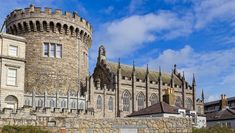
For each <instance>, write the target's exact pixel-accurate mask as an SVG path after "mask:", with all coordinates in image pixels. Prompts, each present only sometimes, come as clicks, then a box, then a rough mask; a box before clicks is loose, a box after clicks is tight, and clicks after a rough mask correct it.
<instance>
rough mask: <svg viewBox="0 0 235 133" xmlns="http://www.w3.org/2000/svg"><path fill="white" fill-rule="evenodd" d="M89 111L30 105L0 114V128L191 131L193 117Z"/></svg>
mask: <svg viewBox="0 0 235 133" xmlns="http://www.w3.org/2000/svg"><path fill="white" fill-rule="evenodd" d="M84 113H86V112H83V111H81V112H77V113H76V112H66V110H64V111H63V112H60V111H57V110H55V111H52V110H51V109H49V108H48V109H45V110H37V111H36V112H35V111H32V110H31V111H30V109H29V108H24V109H23V110H21V111H20V110H19V111H18V113H12V112H11V110H7V109H6V110H5V111H4V113H3V114H0V117H1V119H0V127H3V126H4V125H8V124H9V125H33V126H39V127H43V128H48V129H49V130H51V131H55V132H59V131H60V130H61V128H64V129H65V130H67V131H72V132H80V133H86V132H92V131H93V132H94V133H102V132H103V133H110V132H112V133H120V130H121V129H136V130H137V131H138V133H158V132H159V133H169V132H179V133H189V132H192V123H191V119H189V118H138V119H135V118H116V119H94V118H89V119H88V118H87V116H86V117H85V116H84Z"/></svg>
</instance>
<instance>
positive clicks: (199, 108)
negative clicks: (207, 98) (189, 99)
mask: <svg viewBox="0 0 235 133" xmlns="http://www.w3.org/2000/svg"><path fill="white" fill-rule="evenodd" d="M197 113H199V114H202V108H201V107H200V106H198V110H197Z"/></svg>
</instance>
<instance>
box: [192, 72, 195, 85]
mask: <svg viewBox="0 0 235 133" xmlns="http://www.w3.org/2000/svg"><path fill="white" fill-rule="evenodd" d="M195 86H196V79H195V76H194V74H193V81H192V87H195Z"/></svg>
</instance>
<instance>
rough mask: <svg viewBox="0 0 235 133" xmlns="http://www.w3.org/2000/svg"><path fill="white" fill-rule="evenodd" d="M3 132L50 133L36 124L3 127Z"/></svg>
mask: <svg viewBox="0 0 235 133" xmlns="http://www.w3.org/2000/svg"><path fill="white" fill-rule="evenodd" d="M2 133H49V131H47V130H44V129H41V128H39V127H35V126H10V125H6V126H4V127H3V128H2Z"/></svg>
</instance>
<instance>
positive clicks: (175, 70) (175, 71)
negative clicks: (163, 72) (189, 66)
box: [173, 64, 177, 74]
mask: <svg viewBox="0 0 235 133" xmlns="http://www.w3.org/2000/svg"><path fill="white" fill-rule="evenodd" d="M173 73H174V74H177V68H176V64H175V65H174V70H173Z"/></svg>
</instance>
